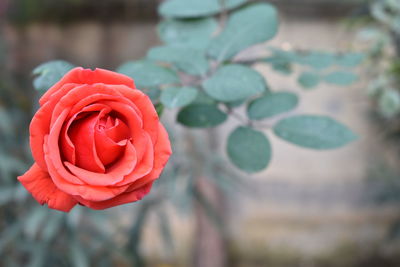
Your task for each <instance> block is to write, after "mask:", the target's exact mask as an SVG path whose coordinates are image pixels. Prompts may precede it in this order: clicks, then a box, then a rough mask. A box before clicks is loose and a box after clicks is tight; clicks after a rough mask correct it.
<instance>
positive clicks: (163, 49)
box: [147, 46, 209, 75]
mask: <svg viewBox="0 0 400 267" xmlns="http://www.w3.org/2000/svg"><path fill="white" fill-rule="evenodd" d="M147 58H149V59H151V60H154V61H160V62H167V63H170V64H173V65H175V66H176V67H177V68H178V69H179V70H181V71H183V72H185V73H188V74H192V75H203V74H205V73H206V72H207V71H208V67H209V66H208V61H207V59H206V57H205V54H204V52H203V51H202V50H198V49H194V48H191V47H179V46H159V47H154V48H152V49H150V50H149V52H148V53H147Z"/></svg>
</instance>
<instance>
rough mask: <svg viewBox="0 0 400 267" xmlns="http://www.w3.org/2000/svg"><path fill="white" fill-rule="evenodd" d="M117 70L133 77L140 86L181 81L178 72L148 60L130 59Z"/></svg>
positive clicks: (153, 85) (154, 85)
mask: <svg viewBox="0 0 400 267" xmlns="http://www.w3.org/2000/svg"><path fill="white" fill-rule="evenodd" d="M117 72H119V73H122V74H125V75H127V76H129V77H131V78H132V79H133V80H134V81H135V84H136V85H137V86H138V87H139V88H143V87H156V86H159V85H162V84H174V83H178V82H179V78H178V76H177V74H176V73H175V72H174V71H172V70H170V69H168V68H165V67H162V66H159V65H157V64H155V63H153V62H150V61H148V60H140V61H128V62H126V63H125V64H123V65H122V66H120V67H119V68H117Z"/></svg>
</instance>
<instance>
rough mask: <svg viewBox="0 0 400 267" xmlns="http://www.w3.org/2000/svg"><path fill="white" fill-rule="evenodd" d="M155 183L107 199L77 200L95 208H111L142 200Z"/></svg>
mask: <svg viewBox="0 0 400 267" xmlns="http://www.w3.org/2000/svg"><path fill="white" fill-rule="evenodd" d="M152 185H153V183H152V182H150V183H148V184H146V185H144V186H142V187H141V188H138V189H136V190H134V191H131V192H127V193H122V194H120V195H118V196H116V197H115V198H112V199H109V200H106V201H98V202H95V201H88V200H85V199H82V198H79V197H78V198H77V200H78V201H79V203H80V204H82V205H84V206H86V207H89V208H92V209H95V210H103V209H107V208H111V207H115V206H118V205H122V204H127V203H131V202H135V201H138V200H141V199H142V198H143V197H144V196H145V195H147V194H148V193H149V192H150V190H151V187H152Z"/></svg>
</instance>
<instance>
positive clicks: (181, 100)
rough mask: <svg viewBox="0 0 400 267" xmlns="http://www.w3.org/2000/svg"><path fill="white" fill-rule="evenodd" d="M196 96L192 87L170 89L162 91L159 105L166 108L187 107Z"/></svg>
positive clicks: (195, 91)
mask: <svg viewBox="0 0 400 267" xmlns="http://www.w3.org/2000/svg"><path fill="white" fill-rule="evenodd" d="M196 96H197V89H196V88H193V87H182V88H177V87H170V88H166V89H164V90H162V92H161V98H160V100H161V103H163V104H164V105H165V106H166V107H168V108H178V107H183V106H187V105H189V104H190V103H191V102H193V100H194V99H195V98H196Z"/></svg>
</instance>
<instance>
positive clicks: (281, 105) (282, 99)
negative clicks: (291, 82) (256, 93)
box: [247, 92, 299, 120]
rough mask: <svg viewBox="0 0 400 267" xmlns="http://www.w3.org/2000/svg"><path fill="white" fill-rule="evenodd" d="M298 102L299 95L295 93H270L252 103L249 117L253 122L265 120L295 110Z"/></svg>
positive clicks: (249, 108)
mask: <svg viewBox="0 0 400 267" xmlns="http://www.w3.org/2000/svg"><path fill="white" fill-rule="evenodd" d="M298 102H299V99H298V97H297V95H295V94H293V93H289V92H278V93H268V94H266V95H265V96H262V97H260V98H257V99H255V100H253V101H251V102H250V104H249V106H248V107H247V115H248V117H249V118H250V119H252V120H260V119H265V118H268V117H272V116H275V115H279V114H281V113H284V112H287V111H290V110H292V109H294V108H295V107H296V106H297V103H298Z"/></svg>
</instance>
